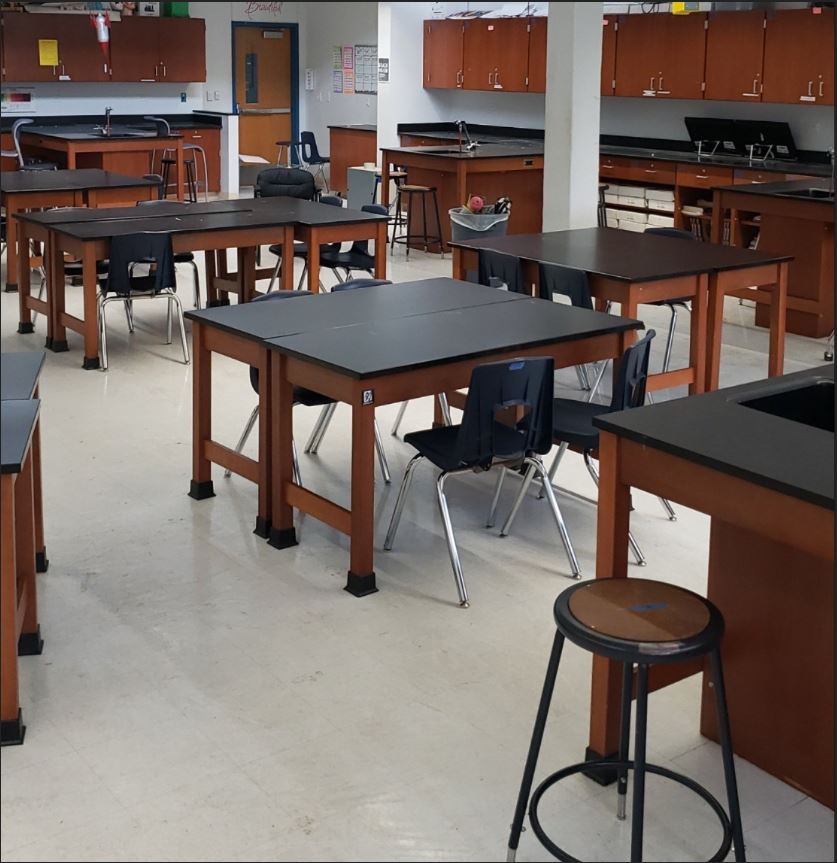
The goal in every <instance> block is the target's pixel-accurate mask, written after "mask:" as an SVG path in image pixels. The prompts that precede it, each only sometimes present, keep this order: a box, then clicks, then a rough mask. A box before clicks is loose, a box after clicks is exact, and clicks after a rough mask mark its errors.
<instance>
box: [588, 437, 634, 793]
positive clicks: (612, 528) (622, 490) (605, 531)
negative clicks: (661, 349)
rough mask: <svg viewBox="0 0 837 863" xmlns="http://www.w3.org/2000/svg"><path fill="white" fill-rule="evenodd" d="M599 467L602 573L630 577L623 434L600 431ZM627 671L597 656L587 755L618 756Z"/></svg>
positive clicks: (600, 775) (599, 566)
mask: <svg viewBox="0 0 837 863" xmlns="http://www.w3.org/2000/svg"><path fill="white" fill-rule="evenodd" d="M599 471H600V476H599V506H598V521H597V527H596V578H626V577H627V575H628V529H629V517H630V508H631V493H630V492H631V490H630V487H629V486H626V485H624V484H623V483H622V482H620V480H619V472H620V471H619V439H618V438H617V437H616V436H615V435H611V434H608V433H607V432H602V433H601V434H600V436H599ZM621 671H622V669H621V665H620V664H619V663H617V662H612V661H611V660H609V659H605V658H604V657H600V656H594V657H593V685H592V690H591V697H590V740H589V745H588V747H587V752H586V758H587V760H593V759H597V758H616V757H618V756H617V753H618V749H619V718H620V717H619V713H620V689H621ZM593 773H594V771H591V776H592V778H594V779H596V780H597V781H601V782H603V783H609V782H612V781H613V780H614V779H615V771H613V772H612V773H613V775H612V776H611V775H607V774H604V775H603V773H602V772H601V771H595V774H596V775H593ZM608 773H610V771H608Z"/></svg>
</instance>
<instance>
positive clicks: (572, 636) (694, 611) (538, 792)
mask: <svg viewBox="0 0 837 863" xmlns="http://www.w3.org/2000/svg"><path fill="white" fill-rule="evenodd" d="M554 616H555V625H556V632H555V639H554V642H553V645H552V652H551V654H550V657H549V664H548V666H547V672H546V679H545V681H544V685H543V691H542V693H541V700H540V705H539V707H538V713H537V717H536V719H535V726H534V729H533V731H532V739H531V742H530V744H529V754H528V756H527V758H526V766H525V768H524V771H523V781H522V782H521V785H520V794H519V795H518V799H517V807H516V809H515V813H514V820H513V821H512V826H511V834H510V836H509V846H508V856H507V859H508V860H510V861H513V860H514V859H515V856H516V854H517V847H518V843H519V841H520V834H521V832H522V830H523V819H524V816H525V813H526V806H527V803H528V805H529V821H530V823H531V825H532V830H533V831H534V833H535V835H536V836H537V838H538V839H539V840H540V842H541V844H542V845H543V846H544V848H546V849H547V850H548V851H549V852H550V853H551V854H552V855H553V856H554V857H556V858H557V859H559V860H576V859H577V858H575V857H571V856H570V855H569V854H568V852H566V851H564V849H563V848H561V847H559V846H558V845H557V844H556V843H555V842H554V841H553V840H552V839H551V838H550V837H549V836H548V835H547V833H546V831H545V830H544V828H543V826H542V824H541V822H540V819H539V817H538V806H539V804H540V802H541V799H542V798H543V795H544V794H545V793H546V792H547V791H548V790H549V789H550V788H551V787H552V786H553V785H555V784H556V783H557V782H560V781H561V780H562V779H566V778H567V777H568V776H574V775H576V774H578V773H582V772H584V773H595V772H597V771H599V772H601V771H614V770H615V771H616V776H617V813H616V814H617V818H618V819H620V820H623V819H624V818H625V809H626V805H625V803H626V795H627V791H628V772H629V771H633V775H634V781H633V801H632V814H631V821H632V824H631V855H630V859H631V861H638V860H642V840H643V822H644V815H645V776H646V773H653V774H655V775H657V776H662V777H664V778H665V779H668V780H671V781H673V782H677V783H678V784H680V785H683V786H684V787H685V788H688V789H689V790H690V791H693V792H694V793H695V794H697V795H698V796H699V797H701V798H702V799H703V800H704V802H706V803H707V804H708V806H709V807H710V808H711V809H712V810H713V811H714V813H715V815H716V816H717V817H718V820H719V822H720V824H721V828H722V830H723V838H722V840H721V845H720V847H719V848H718V850H717V851H716V852H715V854H714V856H713V857H712V858H711V859H712V860H725V859H726V856H727V853H728V852H729V849H730V847H731V846H733V845H734V847H735V859H736V860H744V859H745V858H744V837H743V833H742V828H741V811H740V809H739V804H738V785H737V782H736V778H735V765H734V764H733V759H732V742H731V739H730V729H729V715H728V712H727V701H726V693H725V690H724V679H723V672H722V667H721V654H720V647H721V638H722V636H723V632H724V619H723V617H722V616H721V613H720V611H718V609H717V608H716V607H715V606H714V605H713V604H712V603H711V602H709V601H708V600H707V599H704V598H703V597H701V596H698V595H697V594H696V593H692V592H691V591H688V590H685V589H683V588H681V587H676V586H674V585H671V584H666V583H664V582H660V581H651V580H649V579H644V578H613V579H598V580H595V581H588V582H584V583H582V584H577V585H574V586H573V587H570V588H568V589H567V590H565V591H563V593H561V594H560V595H559V597H558V598H557V599H556V600H555V607H554ZM565 640H569V641H571V642H572V643H573V644H575V645H577V646H578V647H581V648H582V649H584V650H588V651H590V652H591V653H593V654H594V655H596V656H602V657H606V658H607V659H610V660H613V661H615V662H621V663H622V669H623V671H622V713H621V730H620V739H619V753H618V759H617V760H615V761H614V760H611V759H600V760H596V761H585V762H581V763H579V764H573V765H571V766H569V767H565V768H563V769H562V770H559V771H557V772H556V773H552V774H550V775H549V776H547V777H546V778H545V779H544V780H543V781H542V782H541V783H540V785H538V787H537V788H536V789H535V792H534V794H531V798H530V792H531V790H532V780H533V779H534V775H535V768H536V766H537V761H538V754H539V752H540V747H541V742H542V740H543V734H544V728H545V726H546V719H547V715H548V713H549V705H550V701H551V700H552V693H553V690H554V689H555V679H556V677H557V675H558V665H559V663H560V661H561V651H562V649H563V647H564V641H565ZM704 656H705V657H707V658H708V660H709V670H710V674H711V681H712V686H713V689H714V693H715V707H716V710H717V713H718V733H719V737H720V743H721V753H722V757H723V763H724V778H725V780H726V791H727V801H728V806H729V815H727V812H726V811H725V810H724V808H723V806H722V805H721V804H720V803H719V802H718V800H717V799H716V798H715V797H713V796H712V795H711V794H710V793H709V792H708V791H707V790H706V789H705V788H703V786H701V785H699V784H698V783H697V782H695V781H694V780H693V779H690V778H689V777H687V776H683V775H682V774H680V773H675V772H674V771H672V770H669V769H668V768H665V767H660V766H657V765H655V764H648V763H646V759H645V744H646V727H647V719H648V669H649V667H650V666H652V665H658V664H670V663H676V662H687V661H689V660H693V659H696V658H699V657H704ZM634 666H636V675H634ZM634 677H635V678H636V728H635V743H634V757H633V760H629V758H628V750H629V738H630V729H631V701H632V695H633V688H634ZM626 859H627V858H626Z"/></svg>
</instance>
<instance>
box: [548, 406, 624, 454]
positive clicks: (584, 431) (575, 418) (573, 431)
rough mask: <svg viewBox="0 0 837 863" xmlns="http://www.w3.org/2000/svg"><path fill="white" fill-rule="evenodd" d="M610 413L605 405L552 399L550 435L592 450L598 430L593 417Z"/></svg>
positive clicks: (595, 443) (596, 444) (597, 438)
mask: <svg viewBox="0 0 837 863" xmlns="http://www.w3.org/2000/svg"><path fill="white" fill-rule="evenodd" d="M606 413H610V408H609V407H608V406H607V405H600V404H594V403H592V402H580V401H576V400H575V399H553V400H552V435H553V437H554V438H555V439H556V440H561V441H566V442H567V443H568V444H569V445H570V446H573V447H578V448H579V449H584V450H592V449H596V448H597V447H598V445H599V430H598V429H597V428H596V427H595V426H594V425H593V417H597V416H601V415H602V414H606Z"/></svg>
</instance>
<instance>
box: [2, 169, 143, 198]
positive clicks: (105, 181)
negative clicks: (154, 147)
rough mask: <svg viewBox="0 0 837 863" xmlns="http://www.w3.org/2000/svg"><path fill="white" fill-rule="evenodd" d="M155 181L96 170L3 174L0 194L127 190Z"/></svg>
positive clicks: (4, 172)
mask: <svg viewBox="0 0 837 863" xmlns="http://www.w3.org/2000/svg"><path fill="white" fill-rule="evenodd" d="M157 185H158V182H157V181H156V180H147V179H145V178H144V177H132V176H130V175H129V174H117V173H114V172H113V171H103V170H101V169H100V168H72V169H65V170H61V171H3V173H2V175H0V191H2V192H4V193H5V194H21V193H26V192H66V191H76V190H86V189H128V188H136V187H138V186H157Z"/></svg>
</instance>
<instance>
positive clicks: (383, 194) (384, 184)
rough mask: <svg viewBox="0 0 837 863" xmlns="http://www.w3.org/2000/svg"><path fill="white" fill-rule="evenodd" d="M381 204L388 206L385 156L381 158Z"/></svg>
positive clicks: (386, 161) (387, 162)
mask: <svg viewBox="0 0 837 863" xmlns="http://www.w3.org/2000/svg"><path fill="white" fill-rule="evenodd" d="M385 155H386V154H385ZM381 204H382V205H383V206H384V207H389V160H388V159H387V158H383V159H381Z"/></svg>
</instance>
